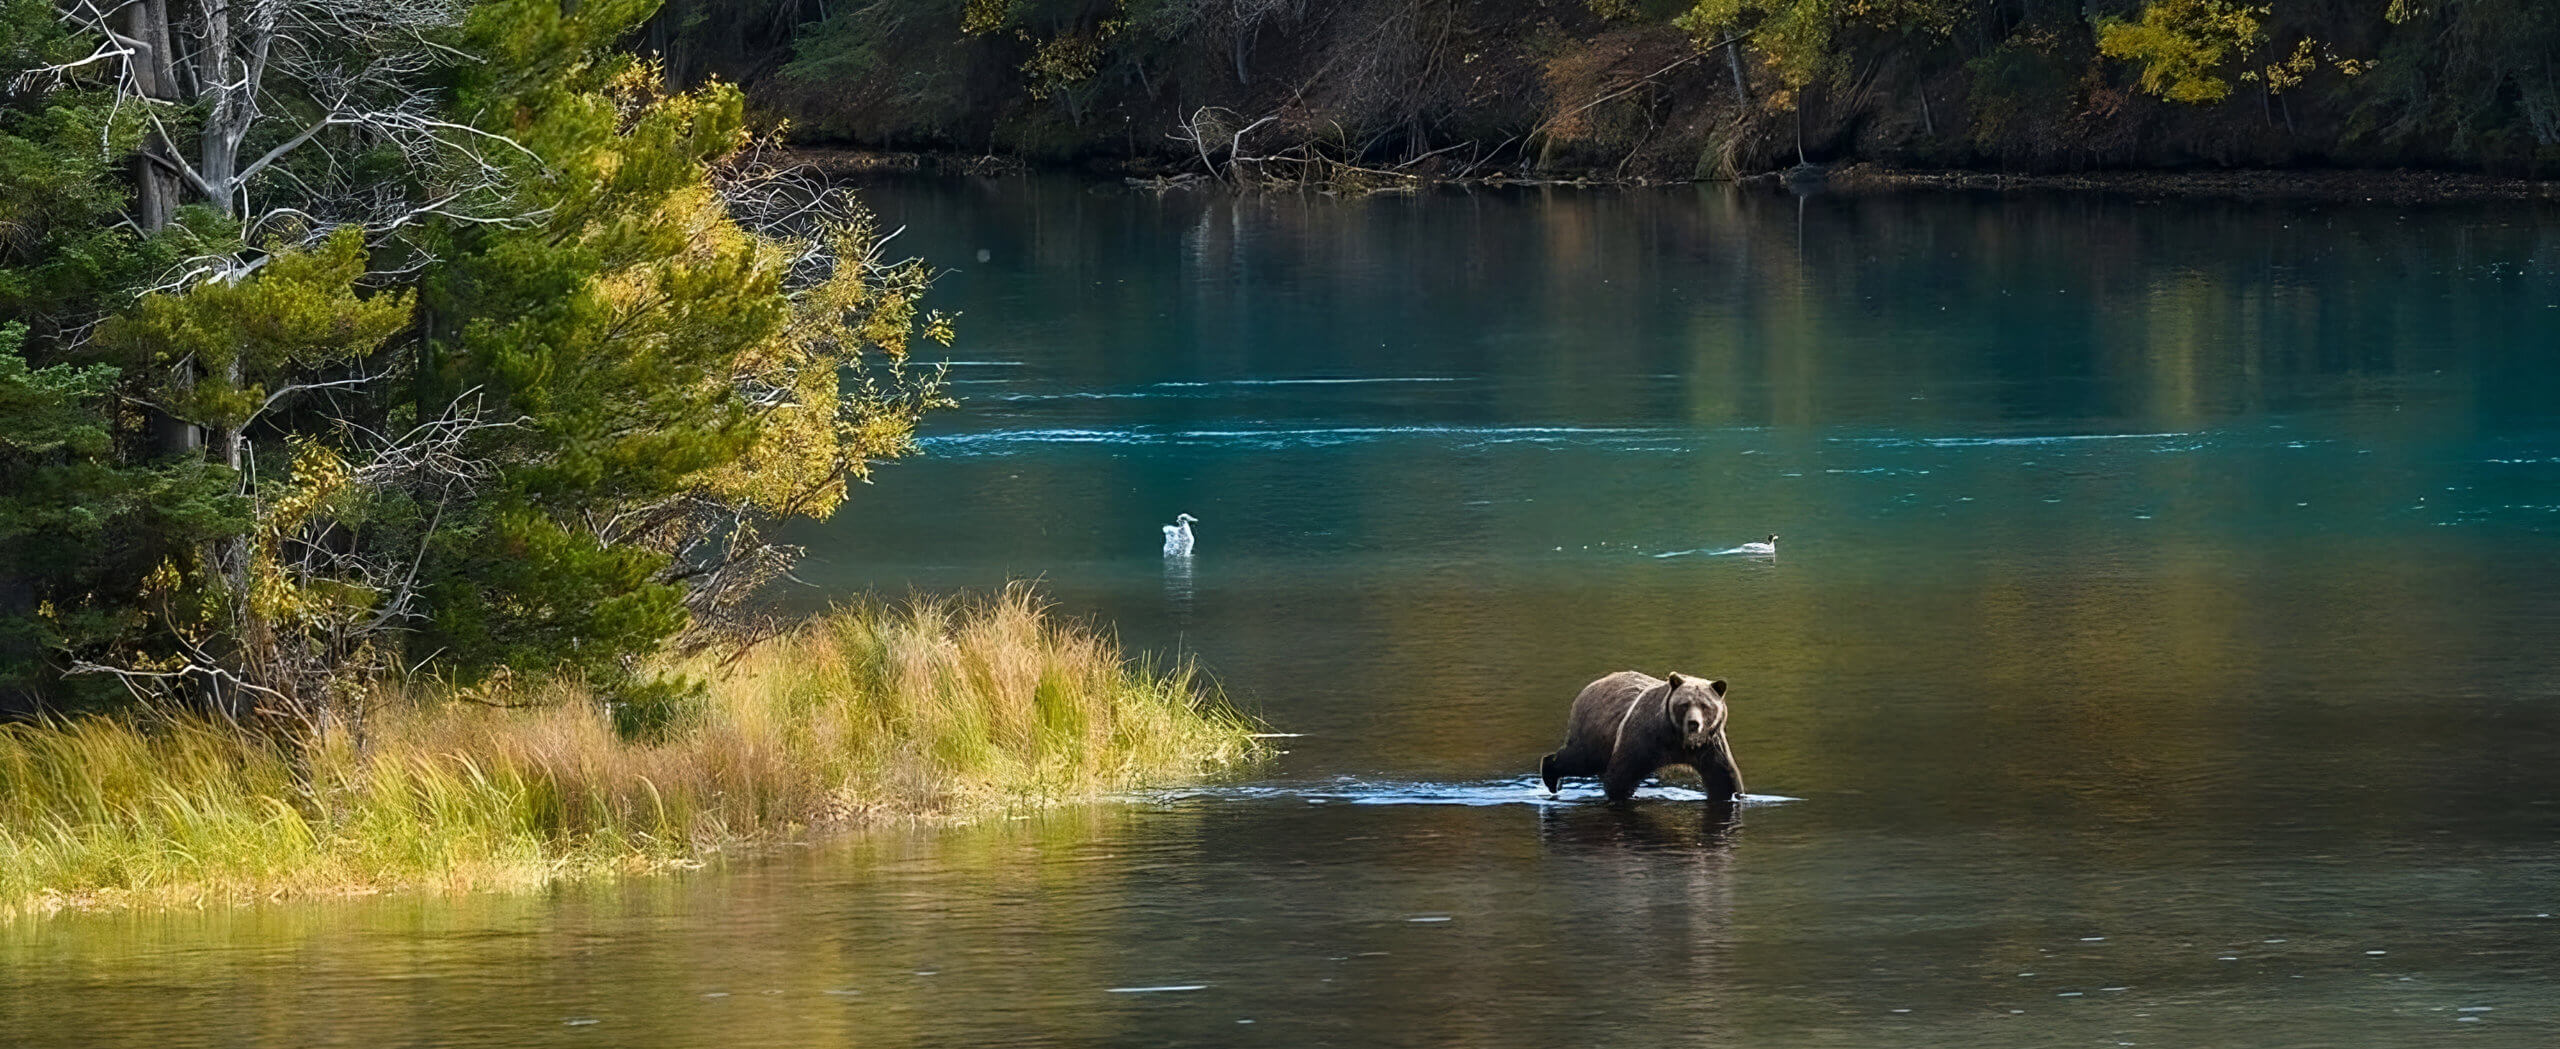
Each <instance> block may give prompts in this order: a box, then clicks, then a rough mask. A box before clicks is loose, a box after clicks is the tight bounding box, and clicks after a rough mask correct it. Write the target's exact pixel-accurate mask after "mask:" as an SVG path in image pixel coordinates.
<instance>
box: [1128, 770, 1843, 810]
mask: <svg viewBox="0 0 2560 1049" xmlns="http://www.w3.org/2000/svg"><path fill="white" fill-rule="evenodd" d="M1604 797H1606V795H1605V794H1604V793H1603V792H1602V791H1601V790H1600V788H1599V787H1598V786H1596V785H1590V784H1572V783H1568V784H1566V785H1565V788H1564V790H1562V791H1560V792H1558V793H1557V794H1555V795H1552V796H1550V795H1549V794H1548V793H1547V791H1546V788H1545V787H1544V786H1542V785H1540V784H1539V782H1538V779H1537V777H1535V776H1523V777H1520V778H1518V779H1489V780H1477V781H1474V782H1469V783H1429V782H1415V781H1407V780H1364V779H1359V778H1356V777H1351V776H1343V777H1340V778H1337V779H1334V780H1330V781H1325V782H1318V783H1251V784H1233V785H1226V786H1208V787H1191V788H1184V789H1175V790H1159V791H1146V792H1143V793H1139V794H1136V795H1132V796H1131V797H1130V799H1129V800H1131V801H1137V802H1144V803H1152V804H1171V803H1174V802H1182V801H1301V802H1305V803H1307V804H1310V805H1326V804H1343V805H1461V806H1467V807H1473V808H1481V807H1484V806H1490V805H1535V806H1544V805H1573V804H1580V803H1584V802H1590V801H1597V800H1600V799H1602V798H1604ZM1636 797H1637V798H1639V799H1650V800H1655V801H1686V802H1701V801H1706V800H1708V799H1707V795H1706V792H1704V791H1700V790H1695V789H1692V788H1689V787H1682V786H1676V785H1673V784H1669V783H1660V782H1648V783H1646V784H1645V785H1644V786H1643V787H1641V788H1638V789H1637V791H1636ZM1800 800H1802V799H1800V798H1791V797H1787V796H1785V795H1781V794H1746V795H1743V798H1742V801H1743V804H1745V805H1775V804H1781V803H1784V802H1790V801H1800Z"/></svg>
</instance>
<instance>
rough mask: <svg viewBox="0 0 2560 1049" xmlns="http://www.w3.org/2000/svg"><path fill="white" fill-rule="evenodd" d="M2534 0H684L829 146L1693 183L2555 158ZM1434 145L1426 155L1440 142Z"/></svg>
mask: <svg viewBox="0 0 2560 1049" xmlns="http://www.w3.org/2000/svg"><path fill="white" fill-rule="evenodd" d="M2554 14H2555V12H2554V11H2552V10H2551V5H2549V4H2546V3H2542V2H2539V0H2268V2H2266V3H2262V4H2254V5H2252V4H2246V3H2235V2H2228V0H2150V2H2147V3H2146V2H2143V0H2088V2H2086V3H2066V2H2060V0H2000V2H1967V0H871V2H868V3H843V2H836V3H819V2H817V0H674V2H671V3H669V4H668V5H667V8H666V9H665V11H663V12H662V13H661V14H660V16H659V17H658V19H657V20H656V21H655V22H654V23H653V24H652V25H651V27H650V29H649V31H648V38H647V40H646V41H645V43H646V44H647V45H649V46H651V47H653V48H654V49H656V50H657V51H658V52H659V53H660V54H662V55H663V56H664V57H665V59H666V61H667V64H668V70H669V74H670V75H671V76H673V77H675V78H677V79H679V80H682V81H687V82H691V81H698V80H700V79H703V78H706V77H710V76H720V77H724V78H728V79H733V80H738V81H742V82H744V83H745V84H746V85H747V86H748V88H749V94H750V97H751V98H752V99H754V100H756V101H757V102H758V103H760V104H761V105H762V106H763V107H764V108H766V109H767V110H769V111H771V112H772V113H773V114H776V115H779V116H783V117H788V118H789V119H791V120H792V121H793V122H794V126H795V128H796V129H797V130H796V133H795V136H794V137H795V138H796V139H797V140H799V141H801V142H803V143H806V144H822V145H851V146H863V147H875V148H896V149H926V150H946V151H957V152H966V153H973V154H975V153H997V154H1012V155H1020V156H1024V157H1028V158H1032V159H1039V160H1048V161H1062V160H1095V159H1108V160H1121V159H1130V158H1136V159H1141V160H1147V161H1153V162H1156V163H1159V164H1169V165H1183V166H1188V167H1190V168H1192V169H1195V170H1196V169H1198V168H1200V167H1202V166H1203V163H1204V159H1205V160H1206V161H1208V162H1212V163H1215V164H1219V165H1224V164H1225V163H1226V161H1227V160H1228V158H1229V155H1230V154H1231V153H1234V154H1236V155H1240V156H1243V157H1246V158H1253V157H1279V158H1280V159H1276V160H1272V161H1268V162H1265V163H1262V164H1260V165H1253V164H1248V165H1246V168H1247V169H1248V170H1256V169H1258V170H1260V172H1261V173H1262V174H1263V175H1264V176H1266V177H1288V176H1290V175H1292V174H1294V173H1296V172H1298V171H1300V170H1302V169H1303V168H1304V167H1305V165H1306V164H1307V163H1309V162H1312V161H1315V160H1317V158H1322V160H1323V161H1325V162H1328V163H1341V162H1350V163H1355V164H1358V165H1363V166H1371V167H1389V166H1396V165H1409V166H1407V167H1405V168H1404V170H1406V171H1413V172H1425V173H1437V174H1444V175H1445V174H1452V173H1456V172H1460V171H1467V170H1470V169H1472V170H1473V171H1475V172H1476V173H1479V174H1484V173H1490V172H1492V171H1495V170H1502V171H1508V172H1513V173H1518V172H1523V171H1543V172H1549V173H1556V174H1596V175H1603V176H1607V175H1619V176H1641V177H1649V178H1689V177H1698V176H1723V175H1734V174H1748V173H1752V172H1757V171H1766V170H1771V169H1775V168H1781V167H1785V166H1789V165H1793V164H1795V163H1797V162H1798V161H1799V159H1800V156H1799V151H1801V159H1809V160H1811V161H1813V162H1816V163H1829V162H1839V161H1850V160H1867V161H1878V162H1885V163H1891V164H1896V165H1902V166H1914V167H1967V168H1986V169H1999V170H2008V171H2022V172H2056V171H2084V170H2090V169H2096V168H2128V167H2130V168H2191V167H2242V166H2245V167H2305V166H2316V167H2329V166H2346V167H2403V166H2411V167H2429V168H2447V169H2456V170H2470V171H2482V172H2488V173H2493V174H2507V175H2539V174H2549V173H2552V172H2554V171H2560V76H2555V72H2554V60H2555V55H2560V17H2553V16H2554ZM1418 158H1419V159H1418Z"/></svg>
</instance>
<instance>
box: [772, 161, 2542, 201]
mask: <svg viewBox="0 0 2560 1049" xmlns="http://www.w3.org/2000/svg"><path fill="white" fill-rule="evenodd" d="M782 159H783V161H784V162H785V163H790V164H799V165H805V166H806V167H808V168H809V169H810V170H811V171H813V172H816V173H818V174H820V175H823V176H826V177H829V178H853V177H860V176H863V175H869V174H877V173H881V172H914V173H924V174H935V175H974V176H996V175H1018V174H1024V173H1027V172H1030V171H1034V170H1040V169H1041V166H1040V165H1036V164H1032V163H1030V162H1027V161H1025V160H1023V159H1021V158H1018V157H1006V156H978V155H964V154H957V153H950V154H943V153H915V152H875V151H868V150H852V149H825V148H799V149H793V150H790V151H789V152H787V153H786V154H784V155H783V158H782ZM1071 169H1072V170H1076V171H1080V172H1084V173H1087V174H1093V175H1097V176H1106V177H1116V178H1120V179H1123V180H1124V181H1125V182H1126V183H1127V184H1129V185H1131V186H1133V187H1136V188H1142V189H1152V190H1163V189H1208V188H1214V187H1217V186H1219V185H1221V183H1220V182H1219V181H1218V180H1217V179H1215V178H1212V177H1210V176H1208V175H1205V174H1202V173H1201V171H1200V170H1198V165H1197V163H1196V162H1195V163H1194V165H1193V170H1188V171H1185V170H1181V169H1179V168H1178V167H1177V166H1175V165H1171V164H1168V163H1165V162H1161V161H1153V160H1141V161H1126V162H1120V161H1115V162H1110V163H1102V164H1085V165H1077V166H1073V167H1072V168H1071ZM1691 181H1696V182H1716V181H1734V182H1739V183H1743V184H1754V183H1761V184H1765V183H1784V182H1792V183H1794V184H1797V185H1803V186H1809V187H1810V186H1819V187H1822V188H1825V189H1836V190H1849V191H1858V192H1867V191H1892V190H1909V189H1960V190H1992V191H2003V192H2008V191H2036V190H2062V191H2078V192H2097V193H2135V194H2142V195H2147V196H2164V197H2168V196H2175V197H2202V198H2215V197H2219V198H2227V199H2235V200H2272V199H2310V200H2338V201H2363V200H2375V201H2392V202H2399V203H2423V202H2426V201H2455V200H2560V179H2525V178H2500V177H2496V176H2491V175H2479V174H2470V173H2465V172H2454V171H2424V170H2409V169H2399V170H2388V171H2385V170H2358V169H2303V170H2286V169H2280V168H2275V169H2268V168H2260V169H2234V170H2222V169H2213V170H2185V171H2166V170H2123V171H2088V172H2078V173H2073V174H2058V175H2022V174H2007V173H2002V172H1996V171H1971V170H1962V169H1925V168H1924V169H1905V168H1895V167H1890V166H1886V165H1881V164H1871V163H1856V164H1847V165H1841V166H1837V167H1829V168H1824V167H1820V166H1810V165H1809V166H1806V167H1804V168H1801V169H1795V170H1789V171H1770V172H1763V173H1760V174H1756V175H1750V176H1746V177H1743V178H1740V179H1734V180H1721V179H1701V180H1691ZM1676 184H1683V183H1682V182H1680V181H1666V180H1664V179H1660V178H1648V177H1642V176H1626V177H1617V176H1610V175H1604V174H1601V173H1598V172H1589V171H1565V172H1558V173H1555V174H1554V175H1553V176H1552V177H1548V176H1532V175H1520V174H1517V173H1512V172H1504V171H1489V172H1482V173H1474V174H1469V175H1466V176H1464V177H1451V176H1446V175H1440V176H1433V175H1419V174H1417V175H1401V174H1400V175H1398V176H1396V177H1395V178H1393V179H1386V178H1378V179H1369V180H1364V181H1362V182H1361V183H1360V184H1358V185H1356V186H1353V187H1350V188H1352V189H1355V190H1357V191H1360V192H1389V191H1401V190H1413V189H1420V188H1426V187H1432V186H1488V187H1504V186H1662V185H1676ZM1260 185H1261V186H1262V188H1266V189H1268V188H1295V186H1294V184H1286V183H1262V184H1260ZM1310 188H1329V187H1322V186H1318V187H1310Z"/></svg>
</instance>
